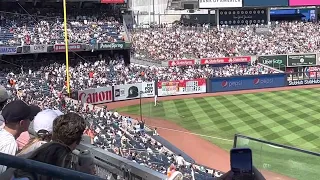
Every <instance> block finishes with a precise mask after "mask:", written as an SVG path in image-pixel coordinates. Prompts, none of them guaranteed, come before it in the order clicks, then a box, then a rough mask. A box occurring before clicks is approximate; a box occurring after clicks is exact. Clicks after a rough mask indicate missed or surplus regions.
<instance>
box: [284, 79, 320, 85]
mask: <svg viewBox="0 0 320 180" xmlns="http://www.w3.org/2000/svg"><path fill="white" fill-rule="evenodd" d="M312 84H320V79H304V80H288V86H301V85H312Z"/></svg>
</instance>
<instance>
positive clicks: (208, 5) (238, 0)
mask: <svg viewBox="0 0 320 180" xmlns="http://www.w3.org/2000/svg"><path fill="white" fill-rule="evenodd" d="M230 7H242V0H228V1H226V0H199V8H200V9H201V8H202V9H213V8H230Z"/></svg>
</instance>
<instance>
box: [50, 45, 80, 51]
mask: <svg viewBox="0 0 320 180" xmlns="http://www.w3.org/2000/svg"><path fill="white" fill-rule="evenodd" d="M68 46H69V51H81V50H82V44H68ZM65 50H66V45H65V44H55V45H54V51H55V52H64V51H65Z"/></svg>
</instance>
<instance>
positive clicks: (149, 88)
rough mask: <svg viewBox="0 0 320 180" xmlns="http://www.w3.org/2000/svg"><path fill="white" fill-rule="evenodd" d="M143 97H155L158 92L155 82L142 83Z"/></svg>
mask: <svg viewBox="0 0 320 180" xmlns="http://www.w3.org/2000/svg"><path fill="white" fill-rule="evenodd" d="M141 86H142V91H143V94H142V97H153V96H154V95H155V94H156V92H155V90H156V87H155V83H154V82H143V83H142V85H141Z"/></svg>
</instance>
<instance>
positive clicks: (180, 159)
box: [176, 154, 186, 167]
mask: <svg viewBox="0 0 320 180" xmlns="http://www.w3.org/2000/svg"><path fill="white" fill-rule="evenodd" d="M176 163H177V165H178V167H182V166H184V165H185V164H186V161H185V160H184V158H183V157H182V156H181V154H179V155H178V156H177V157H176Z"/></svg>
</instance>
